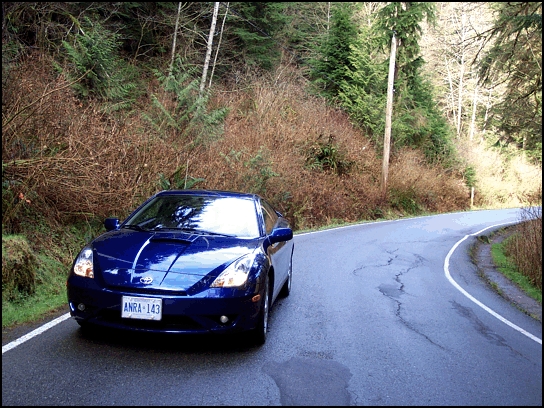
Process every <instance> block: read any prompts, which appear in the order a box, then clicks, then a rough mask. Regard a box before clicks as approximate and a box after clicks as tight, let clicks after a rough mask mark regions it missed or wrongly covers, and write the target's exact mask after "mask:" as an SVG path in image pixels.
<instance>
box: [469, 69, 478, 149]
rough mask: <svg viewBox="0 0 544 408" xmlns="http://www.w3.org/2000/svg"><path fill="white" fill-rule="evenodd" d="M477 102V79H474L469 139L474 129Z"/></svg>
mask: <svg viewBox="0 0 544 408" xmlns="http://www.w3.org/2000/svg"><path fill="white" fill-rule="evenodd" d="M477 104H478V80H477V79H476V85H474V97H473V98H472V119H471V120H470V136H469V139H470V140H472V139H473V138H474V131H475V129H476V107H477Z"/></svg>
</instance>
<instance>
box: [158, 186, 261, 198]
mask: <svg viewBox="0 0 544 408" xmlns="http://www.w3.org/2000/svg"><path fill="white" fill-rule="evenodd" d="M165 195H193V196H216V197H233V198H245V199H252V200H260V199H261V197H260V196H259V195H257V194H253V193H243V192H239V191H226V190H191V189H186V190H163V191H160V192H158V193H157V194H155V196H165Z"/></svg>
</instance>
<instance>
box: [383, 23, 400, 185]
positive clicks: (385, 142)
mask: <svg viewBox="0 0 544 408" xmlns="http://www.w3.org/2000/svg"><path fill="white" fill-rule="evenodd" d="M396 53H397V39H396V38H395V33H393V38H391V56H390V57H389V76H388V79H387V107H386V109H385V136H384V140H383V165H382V194H383V195H384V196H385V193H386V191H387V175H388V172H389V150H390V144H391V117H392V114H393V84H394V80H395V58H396Z"/></svg>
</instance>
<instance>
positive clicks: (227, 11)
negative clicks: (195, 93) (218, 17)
mask: <svg viewBox="0 0 544 408" xmlns="http://www.w3.org/2000/svg"><path fill="white" fill-rule="evenodd" d="M229 4H230V3H228V2H227V10H226V11H225V16H224V17H223V23H222V24H221V33H220V34H219V42H218V43H217V48H216V50H215V57H214V58H213V65H212V72H211V74H210V82H209V83H208V88H210V87H211V86H212V78H213V73H214V71H215V63H216V62H217V55H218V54H219V47H221V40H222V39H223V30H224V28H225V20H226V19H227V14H228V13H229Z"/></svg>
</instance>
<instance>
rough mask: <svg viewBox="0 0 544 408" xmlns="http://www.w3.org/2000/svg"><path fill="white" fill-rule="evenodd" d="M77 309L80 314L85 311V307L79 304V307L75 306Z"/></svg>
mask: <svg viewBox="0 0 544 408" xmlns="http://www.w3.org/2000/svg"><path fill="white" fill-rule="evenodd" d="M77 309H78V310H79V311H80V312H83V311H84V310H85V305H84V304H83V303H80V304H79V305H77Z"/></svg>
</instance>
